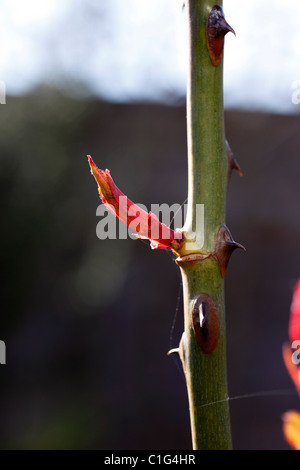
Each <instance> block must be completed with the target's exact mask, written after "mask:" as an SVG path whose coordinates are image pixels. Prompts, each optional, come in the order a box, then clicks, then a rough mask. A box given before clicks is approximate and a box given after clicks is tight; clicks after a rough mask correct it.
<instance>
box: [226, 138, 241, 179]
mask: <svg viewBox="0 0 300 470" xmlns="http://www.w3.org/2000/svg"><path fill="white" fill-rule="evenodd" d="M225 142H226V147H227V155H228V181H229V180H230V177H231V173H232V170H237V172H238V174H239V175H240V176H243V172H242V169H241V167H240V165H239V164H238V162H237V161H236V159H235V158H234V155H233V152H232V150H231V148H230V145H229V143H228V140H225Z"/></svg>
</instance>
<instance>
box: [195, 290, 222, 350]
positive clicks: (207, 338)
mask: <svg viewBox="0 0 300 470" xmlns="http://www.w3.org/2000/svg"><path fill="white" fill-rule="evenodd" d="M192 324H193V329H194V332H195V337H196V340H197V343H198V344H199V346H200V348H201V349H202V351H203V352H204V353H205V354H211V353H212V352H213V351H214V350H215V349H216V347H217V345H218V342H219V330H220V323H219V316H218V310H217V307H216V304H215V302H214V301H213V299H212V298H211V297H210V296H209V295H208V294H200V295H198V297H197V298H196V299H195V300H194V304H193V307H192Z"/></svg>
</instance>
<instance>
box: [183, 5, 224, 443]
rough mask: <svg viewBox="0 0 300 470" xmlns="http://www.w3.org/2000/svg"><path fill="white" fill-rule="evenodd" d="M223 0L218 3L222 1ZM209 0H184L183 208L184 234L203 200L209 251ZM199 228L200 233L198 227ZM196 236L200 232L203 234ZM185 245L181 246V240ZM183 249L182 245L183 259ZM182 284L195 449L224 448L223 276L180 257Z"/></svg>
mask: <svg viewBox="0 0 300 470" xmlns="http://www.w3.org/2000/svg"><path fill="white" fill-rule="evenodd" d="M221 3H222V2H219V5H220V6H221ZM214 5H215V0H186V8H187V13H188V19H189V31H190V69H189V77H188V86H187V132H188V167H189V188H188V214H187V221H186V224H185V227H184V229H185V232H186V235H187V236H189V235H190V236H191V234H192V233H193V231H195V230H197V228H196V207H197V205H198V204H203V205H204V240H203V245H202V246H199V244H198V246H197V242H196V244H195V245H194V248H193V250H192V252H193V253H200V254H203V255H206V254H210V253H213V252H214V250H215V244H216V238H217V234H218V231H219V228H220V226H221V225H222V224H224V223H225V202H226V187H227V172H228V160H227V151H226V145H225V137H224V109H223V64H222V62H221V64H220V65H218V66H215V65H213V64H212V62H211V60H210V57H209V54H208V49H207V44H206V22H207V18H208V14H209V12H210V10H211V8H212V7H213V6H214ZM198 235H199V234H198ZM202 235H203V234H202ZM187 246H188V245H187ZM185 254H188V250H187V251H186V252H185V251H184V250H182V251H181V256H182V261H184V255H185ZM180 266H181V273H182V279H183V291H184V319H185V333H184V336H183V341H182V348H183V354H184V360H183V365H184V371H185V376H186V382H187V390H188V398H189V407H190V419H191V430H192V440H193V448H194V449H230V448H231V432H230V417H229V405H228V399H227V398H228V394H227V373H226V345H225V306H224V282H223V278H222V276H221V272H220V267H219V264H218V263H217V261H216V259H215V257H213V256H209V257H208V258H207V259H204V260H201V261H200V260H197V261H192V262H191V261H187V262H183V263H181V264H180ZM200 293H206V294H208V295H210V296H211V297H212V299H213V300H214V302H215V304H216V307H217V310H218V316H219V321H220V333H219V342H218V346H217V347H216V349H215V350H214V351H213V352H212V353H211V354H205V353H203V352H202V351H201V349H200V347H199V345H198V343H197V341H196V338H195V333H194V330H193V327H192V315H191V310H192V305H193V301H194V300H195V298H196V297H197V296H198V295H199V294H200Z"/></svg>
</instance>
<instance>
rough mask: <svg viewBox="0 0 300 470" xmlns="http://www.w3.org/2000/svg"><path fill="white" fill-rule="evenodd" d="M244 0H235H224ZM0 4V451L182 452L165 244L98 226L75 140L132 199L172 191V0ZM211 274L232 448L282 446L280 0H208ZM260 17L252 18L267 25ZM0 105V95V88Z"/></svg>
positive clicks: (290, 400)
mask: <svg viewBox="0 0 300 470" xmlns="http://www.w3.org/2000/svg"><path fill="white" fill-rule="evenodd" d="M243 3H244V2H243ZM1 6H2V11H1V17H0V44H1V47H0V80H1V83H2V88H3V86H4V87H5V89H6V100H5V101H6V104H1V105H0V129H1V131H0V158H1V167H0V179H1V184H0V191H1V199H0V204H1V213H2V221H3V223H2V230H1V234H0V239H1V250H0V258H1V273H2V282H1V316H0V339H1V340H3V341H5V343H6V348H7V365H5V366H4V365H2V366H1V367H0V398H1V406H0V417H1V419H0V448H1V449H106V450H107V449H108V450H125V449H126V450H127V449H151V450H155V449H165V450H166V449H170V450H171V449H174V450H176V449H191V442H190V430H189V417H188V403H187V396H186V388H185V381H184V377H183V373H182V370H181V365H180V363H179V360H177V358H176V357H174V356H171V357H168V356H167V352H168V350H169V349H170V348H172V347H177V345H178V343H179V340H180V337H181V334H182V330H183V312H182V297H181V281H180V275H179V274H180V273H179V270H178V267H177V266H176V264H175V263H174V258H173V256H172V255H170V254H169V253H168V252H166V251H164V250H155V251H152V250H151V249H150V247H149V244H148V242H142V241H133V240H130V239H129V240H99V239H98V238H97V236H96V226H97V223H98V222H99V217H97V216H96V210H97V207H98V205H99V202H100V201H99V198H98V193H97V187H96V184H95V182H94V180H93V179H92V177H91V175H90V171H89V167H88V164H87V161H86V157H85V156H86V154H91V155H92V156H93V157H94V160H95V162H96V163H97V165H98V166H99V167H100V168H104V169H105V168H109V169H110V170H111V172H112V175H113V177H114V180H115V182H116V183H117V184H118V185H119V186H120V188H121V189H122V190H123V191H124V192H125V193H126V194H127V195H128V196H129V197H130V198H132V199H133V200H134V201H136V202H140V203H143V204H145V205H147V207H149V208H150V205H151V204H154V203H157V204H161V203H168V204H173V203H180V204H183V203H184V202H185V200H186V196H187V159H186V153H187V150H186V122H185V118H186V111H185V86H186V85H185V81H186V66H187V45H186V12H185V11H184V9H183V8H182V1H181V0H151V2H150V1H144V2H140V1H138V0H127V1H126V2H124V1H121V0H110V1H109V2H105V1H102V2H101V1H100V2H99V1H95V0H84V1H83V0H76V1H72V2H71V1H70V0H63V1H58V0H52V1H50V0H47V1H45V2H43V3H40V2H37V1H36V0H28V1H27V2H26V3H24V2H21V1H20V0H10V1H9V2H8V0H3V2H2V3H1ZM224 10H225V14H226V19H227V20H228V22H229V23H230V25H231V26H232V27H233V28H234V29H235V31H236V33H237V37H236V38H235V37H234V36H233V35H232V36H230V35H228V36H227V37H226V50H225V63H224V82H225V85H224V86H225V94H224V99H225V105H226V111H225V125H226V135H227V139H228V140H229V142H230V145H231V148H232V150H233V152H234V154H235V157H236V158H237V160H238V162H239V164H240V166H241V167H242V169H243V172H244V176H243V178H240V177H239V176H238V175H237V174H233V175H232V180H231V184H230V187H229V192H228V204H227V205H228V213H227V224H228V226H229V227H230V229H231V232H232V234H233V236H234V238H235V239H236V240H237V241H238V242H240V243H242V244H243V245H245V246H246V248H247V252H246V253H235V254H234V255H233V258H232V260H231V262H230V265H229V269H228V271H227V275H226V304H227V343H228V381H229V394H230V397H232V400H231V402H230V408H231V417H232V432H233V443H234V448H235V449H288V446H287V444H286V443H285V441H284V439H283V435H282V423H281V415H282V414H283V413H284V412H285V411H287V410H289V409H292V408H295V409H297V410H300V400H299V398H298V397H297V395H296V392H295V391H294V389H293V385H292V383H291V381H290V379H289V376H288V374H287V372H286V370H285V367H284V365H283V361H282V356H281V347H282V343H283V342H284V341H286V340H287V339H288V319H289V306H290V302H291V296H292V289H293V286H294V283H295V281H296V280H297V278H298V277H300V256H299V253H300V248H299V239H300V216H299V215H300V214H299V201H300V189H299V173H300V159H299V148H300V132H299V130H300V127H299V126H300V104H297V98H298V97H300V93H299V95H298V94H297V88H298V87H299V88H300V70H299V63H300V60H299V59H300V49H299V47H298V44H299V40H300V38H299V34H300V30H299V20H298V18H299V14H300V5H299V2H297V1H296V0H284V1H283V0H277V1H275V0H272V1H271V0H260V1H259V2H258V1H252V2H251V4H250V2H248V4H247V5H245V4H242V2H238V0H224ZM266 17H267V21H266ZM2 102H3V99H2Z"/></svg>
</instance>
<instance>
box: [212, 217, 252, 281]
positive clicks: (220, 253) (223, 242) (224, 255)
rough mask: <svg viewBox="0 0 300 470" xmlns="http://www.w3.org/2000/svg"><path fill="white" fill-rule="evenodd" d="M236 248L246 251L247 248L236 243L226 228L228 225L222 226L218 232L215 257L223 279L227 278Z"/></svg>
mask: <svg viewBox="0 0 300 470" xmlns="http://www.w3.org/2000/svg"><path fill="white" fill-rule="evenodd" d="M236 248H241V249H242V250H244V251H246V248H245V247H244V246H243V245H241V244H240V243H237V242H235V241H234V239H233V238H232V235H231V233H230V231H229V229H228V227H226V225H222V226H221V227H220V230H219V232H218V236H217V241H216V247H215V251H214V257H215V258H216V260H217V261H218V263H219V266H220V270H221V274H222V277H224V276H225V273H226V269H227V265H228V263H229V260H230V257H231V255H232V253H233V252H234V250H236Z"/></svg>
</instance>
